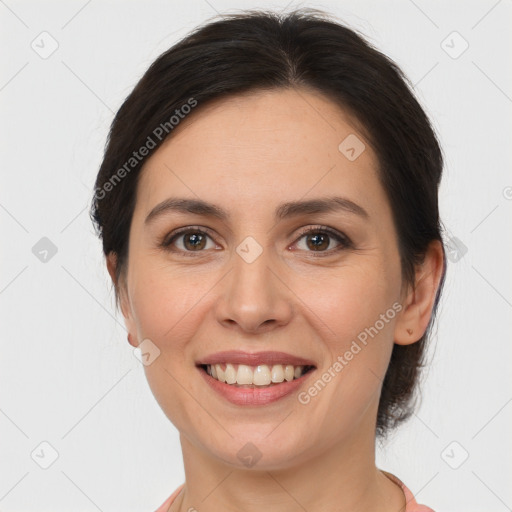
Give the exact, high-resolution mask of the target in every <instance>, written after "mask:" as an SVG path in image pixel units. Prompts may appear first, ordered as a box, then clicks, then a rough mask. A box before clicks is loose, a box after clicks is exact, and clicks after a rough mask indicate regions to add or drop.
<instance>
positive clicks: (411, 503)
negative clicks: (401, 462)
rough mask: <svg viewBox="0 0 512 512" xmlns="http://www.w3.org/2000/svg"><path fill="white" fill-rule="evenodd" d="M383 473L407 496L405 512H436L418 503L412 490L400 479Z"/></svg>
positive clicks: (385, 472)
mask: <svg viewBox="0 0 512 512" xmlns="http://www.w3.org/2000/svg"><path fill="white" fill-rule="evenodd" d="M381 472H382V473H384V474H385V475H386V476H387V477H388V478H389V479H390V480H392V481H393V482H395V483H396V484H397V485H399V486H400V487H401V488H402V491H403V493H404V495H405V512H434V510H433V509H431V508H430V507H427V506H426V505H421V504H420V503H418V502H417V501H416V499H415V498H414V495H413V494H412V492H411V491H410V489H409V488H408V487H407V486H406V485H405V484H404V483H403V482H402V481H401V480H400V479H399V478H398V477H396V476H395V475H393V474H392V473H388V472H387V471H383V470H382V469H381Z"/></svg>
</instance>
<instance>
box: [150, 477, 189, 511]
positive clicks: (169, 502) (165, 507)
mask: <svg viewBox="0 0 512 512" xmlns="http://www.w3.org/2000/svg"><path fill="white" fill-rule="evenodd" d="M184 485H185V484H184V483H183V484H181V485H180V486H179V487H178V488H177V489H176V490H175V491H174V492H173V493H172V494H171V495H170V496H169V497H168V498H167V499H166V500H165V502H164V503H162V504H161V505H160V506H159V507H158V508H157V509H156V510H155V512H167V511H168V510H169V507H170V506H171V505H172V502H173V501H174V500H175V498H176V496H178V494H179V493H180V491H181V490H182V489H183V486H184Z"/></svg>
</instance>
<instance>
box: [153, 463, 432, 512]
mask: <svg viewBox="0 0 512 512" xmlns="http://www.w3.org/2000/svg"><path fill="white" fill-rule="evenodd" d="M381 471H382V470H381ZM382 472H383V473H384V474H385V475H386V476H387V477H388V478H389V479H390V480H392V481H393V482H395V483H396V484H397V485H399V486H400V487H401V488H402V491H403V492H404V494H405V502H406V505H405V512H434V511H433V510H432V509H431V508H429V507H427V506H426V505H420V504H418V503H417V502H416V500H415V499H414V496H413V495H412V492H411V491H410V490H409V489H408V488H407V487H406V486H405V484H404V483H403V482H402V481H401V480H399V479H398V478H397V477H396V476H395V475H392V474H391V473H388V472H387V471H382ZM184 485H185V484H181V485H180V486H179V487H178V488H177V489H176V490H175V491H174V492H173V493H172V494H171V495H170V496H169V498H167V500H166V501H165V503H163V504H162V505H161V506H160V507H158V509H157V510H156V511H155V512H167V511H168V510H169V507H170V506H171V504H172V502H173V501H174V499H175V498H176V496H178V494H179V493H180V491H181V490H182V489H183V486H184Z"/></svg>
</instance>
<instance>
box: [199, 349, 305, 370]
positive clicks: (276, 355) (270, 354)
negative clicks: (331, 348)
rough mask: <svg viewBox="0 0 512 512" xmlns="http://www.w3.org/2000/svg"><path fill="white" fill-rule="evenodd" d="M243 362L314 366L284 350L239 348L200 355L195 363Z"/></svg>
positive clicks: (249, 363) (249, 364)
mask: <svg viewBox="0 0 512 512" xmlns="http://www.w3.org/2000/svg"><path fill="white" fill-rule="evenodd" d="M221 363H232V364H245V365H247V366H258V365H262V364H266V365H268V366H271V365H274V364H292V365H294V366H315V363H314V362H313V361H311V360H309V359H304V358H303V357H298V356H294V355H293V354H288V353H286V352H275V351H264V352H243V351H241V350H227V351H224V352H216V353H215V354H210V355H208V356H205V357H202V358H201V359H200V360H198V361H197V362H196V365H198V366H199V365H203V364H221Z"/></svg>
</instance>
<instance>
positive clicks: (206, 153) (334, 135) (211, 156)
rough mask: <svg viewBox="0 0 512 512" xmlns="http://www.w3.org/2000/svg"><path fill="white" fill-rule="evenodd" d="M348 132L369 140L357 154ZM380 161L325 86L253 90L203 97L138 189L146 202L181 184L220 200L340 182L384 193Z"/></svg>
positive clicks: (342, 188) (320, 189)
mask: <svg viewBox="0 0 512 512" xmlns="http://www.w3.org/2000/svg"><path fill="white" fill-rule="evenodd" d="M346 140H348V141H351V142H352V146H353V145H354V144H353V142H354V141H355V143H356V144H358V143H360V144H361V145H360V146H356V150H357V151H358V152H359V151H360V150H361V148H362V147H364V150H363V151H362V152H361V153H360V154H359V156H357V158H356V159H349V158H347V155H346V154H345V153H344V152H343V150H345V149H346V148H345V146H346V144H345V146H344V145H343V144H344V141H346ZM340 144H341V145H342V146H341V148H342V150H340ZM362 144H364V146H362ZM349 156H350V155H349ZM377 164H378V162H377V158H376V156H375V154H374V152H373V150H372V148H371V147H370V145H369V143H368V141H367V140H366V138H365V136H364V134H363V133H362V130H361V129H360V125H359V123H358V122H357V120H356V119H354V118H353V117H352V116H351V115H350V114H349V113H347V112H345V111H344V110H343V109H341V108H340V107H339V106H338V105H336V104H335V103H333V102H332V101H330V100H329V99H328V98H326V97H325V96H323V95H322V94H320V93H318V92H315V91H311V90H308V89H277V90H271V91H258V92H249V93H245V94H240V95H236V96H232V97H228V98H223V99H220V100H215V101H213V102H211V103H209V104H207V105H205V106H203V107H202V108H201V105H198V106H197V107H196V110H195V111H192V114H190V115H189V116H188V117H185V119H184V120H182V121H181V122H180V124H179V125H178V126H177V127H176V128H175V129H174V130H173V133H172V134H171V136H170V137H169V138H168V139H167V140H166V141H165V142H164V143H163V144H162V145H161V146H160V147H159V148H158V149H157V150H156V152H155V153H154V154H153V155H152V156H151V157H150V158H149V159H148V160H147V161H146V163H145V165H144V168H143V171H142V175H141V178H140V181H139V188H140V190H139V192H140V195H139V194H138V195H139V199H141V200H142V203H143V206H144V203H145V207H146V208H145V209H147V208H150V207H151V205H154V204H156V203H157V202H158V201H162V200H164V199H165V198H166V196H167V195H169V191H172V192H174V194H173V195H176V193H177V192H178V190H179V192H180V193H182V195H183V194H186V195H187V196H191V197H192V196H198V197H203V196H205V195H208V197H209V198H212V200H213V199H214V198H216V199H217V202H225V201H226V200H227V198H228V197H231V199H236V198H237V197H238V198H239V199H240V200H241V199H242V198H244V197H245V198H246V199H247V201H249V202H250V203H249V204H254V203H255V202H258V201H260V200H261V201H266V202H269V201H270V202H272V199H275V202H280V201H281V200H283V199H290V200H294V199H298V198H301V197H303V196H305V195H307V194H311V195H312V196H318V195H325V194H326V193H331V192H332V191H333V188H336V189H337V192H339V193H340V194H341V193H344V194H346V193H348V194H354V195H360V194H361V192H362V191H364V190H366V191H367V192H372V193H375V194H377V195H379V194H382V191H381V190H379V187H380V186H379V183H378V180H377V173H376V169H377ZM138 202H139V201H138ZM370 209H371V208H370Z"/></svg>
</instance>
